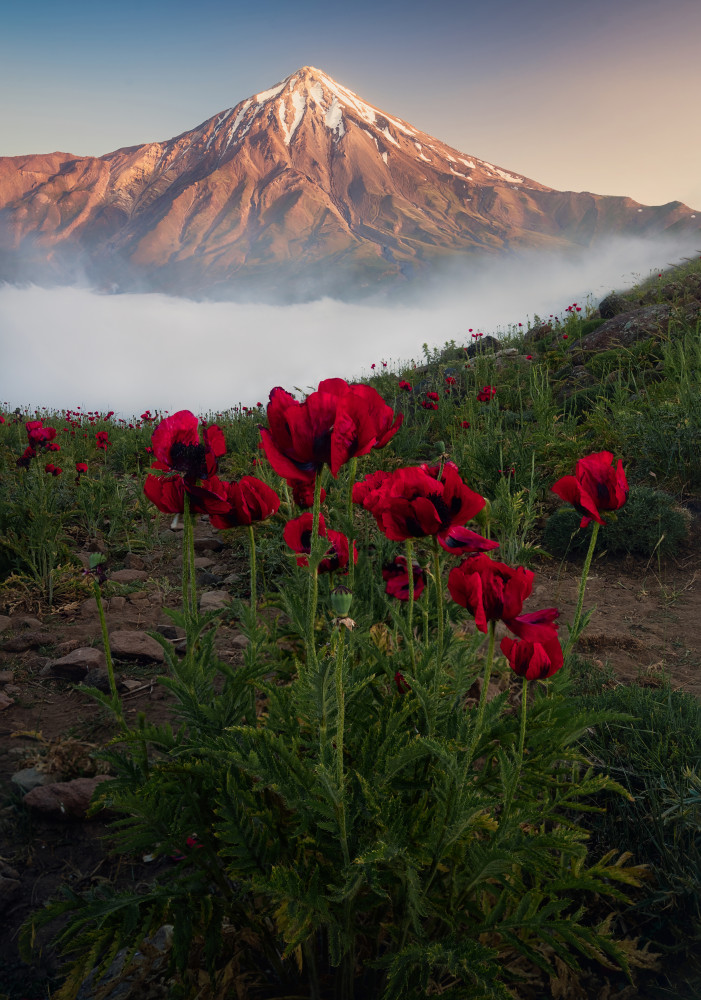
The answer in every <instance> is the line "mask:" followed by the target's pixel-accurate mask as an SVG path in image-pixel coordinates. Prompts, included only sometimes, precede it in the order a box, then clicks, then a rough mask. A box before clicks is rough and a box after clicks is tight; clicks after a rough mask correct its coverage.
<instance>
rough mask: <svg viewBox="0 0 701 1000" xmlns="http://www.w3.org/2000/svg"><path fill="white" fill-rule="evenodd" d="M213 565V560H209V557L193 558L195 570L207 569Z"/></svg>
mask: <svg viewBox="0 0 701 1000" xmlns="http://www.w3.org/2000/svg"><path fill="white" fill-rule="evenodd" d="M213 565H214V560H213V559H210V558H209V556H197V557H196V558H195V569H207V568H208V567H209V566H213Z"/></svg>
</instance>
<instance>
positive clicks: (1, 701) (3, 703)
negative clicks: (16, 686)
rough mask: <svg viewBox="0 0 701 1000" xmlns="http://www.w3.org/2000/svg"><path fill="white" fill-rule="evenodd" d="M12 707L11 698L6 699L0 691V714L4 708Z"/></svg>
mask: <svg viewBox="0 0 701 1000" xmlns="http://www.w3.org/2000/svg"><path fill="white" fill-rule="evenodd" d="M13 705H14V701H13V700H12V698H10V697H8V696H7V695H6V694H5V692H4V691H0V712H4V711H5V709H6V708H12V706H13Z"/></svg>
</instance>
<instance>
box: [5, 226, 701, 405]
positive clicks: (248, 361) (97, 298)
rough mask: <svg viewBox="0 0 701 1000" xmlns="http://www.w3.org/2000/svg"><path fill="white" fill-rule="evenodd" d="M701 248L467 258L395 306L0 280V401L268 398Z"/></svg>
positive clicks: (620, 281) (593, 292) (662, 246)
mask: <svg viewBox="0 0 701 1000" xmlns="http://www.w3.org/2000/svg"><path fill="white" fill-rule="evenodd" d="M698 253H699V249H698V248H696V249H695V250H694V248H692V247H684V246H680V245H679V244H672V243H663V242H660V241H656V242H654V243H653V242H646V241H631V240H625V241H623V240H613V241H611V242H610V243H608V244H606V245H604V246H602V245H600V246H598V247H597V248H596V250H595V251H586V252H583V253H582V254H581V255H578V256H577V257H576V258H569V259H566V260H565V259H562V258H558V257H556V256H553V255H543V254H540V255H537V254H526V255H522V256H519V257H512V258H509V259H503V258H502V259H499V260H492V261H490V262H486V263H481V264H480V265H478V266H475V265H474V264H472V265H470V268H469V270H468V269H466V270H464V271H463V272H461V273H452V274H451V275H449V276H448V275H445V276H444V277H443V278H442V279H441V280H439V281H435V282H433V283H432V285H431V287H430V288H424V289H423V290H422V291H419V290H418V289H417V288H412V289H411V297H410V299H409V296H408V295H407V298H406V300H405V301H404V303H400V304H396V303H394V304H389V303H387V302H382V303H379V302H368V303H364V304H349V303H345V302H339V301H336V300H334V299H329V298H325V299H321V300H319V301H316V302H310V303H302V304H296V305H264V304H241V303H231V302H193V301H190V300H187V299H179V298H173V297H169V296H166V295H160V294H141V295H100V294H97V293H95V292H93V291H91V290H89V289H85V288H77V287H61V288H39V287H37V286H25V287H16V286H12V285H4V286H2V287H0V350H1V357H2V364H1V367H0V403H4V404H9V406H10V407H11V408H14V407H15V406H21V407H23V408H25V407H26V408H31V409H34V408H35V407H37V406H48V407H50V408H64V407H71V408H75V407H76V406H77V405H81V406H83V407H85V408H86V409H90V410H92V409H98V410H100V411H105V410H107V409H112V410H115V411H117V413H118V414H122V415H125V416H126V415H131V414H133V413H140V412H141V411H142V410H143V409H144V408H146V407H149V408H150V409H151V410H154V409H159V410H161V411H162V410H166V409H167V410H170V411H171V412H172V411H174V410H177V409H183V408H188V409H192V410H194V411H195V412H208V411H215V412H217V411H221V410H224V409H227V408H229V407H231V406H235V405H236V404H238V403H239V402H241V403H243V404H246V405H255V403H256V402H257V401H259V400H260V401H261V402H264V403H265V402H266V401H267V397H268V393H269V391H270V389H271V388H272V387H273V386H276V385H282V386H284V387H285V388H287V389H290V390H292V389H293V387H296V388H299V389H300V390H303V391H304V390H308V389H309V388H311V387H314V386H315V385H316V383H317V382H318V381H319V379H321V378H327V377H331V376H339V375H340V376H342V377H345V378H353V377H358V376H360V375H362V374H367V373H368V372H369V369H370V365H371V364H372V363H376V364H377V365H378V368H379V366H380V362H381V361H382V360H385V361H388V362H389V363H390V364H392V363H393V362H397V361H398V360H399V359H401V360H407V359H410V358H415V359H418V358H419V357H420V356H421V347H422V344H424V343H428V345H429V346H442V345H443V344H444V343H445V341H446V340H452V339H454V340H456V342H458V343H469V333H468V332H467V331H468V328H470V327H472V328H473V329H474V330H482V331H484V332H485V333H494V332H496V333H497V335H498V334H499V333H500V332H501V333H505V332H507V331H508V329H509V328H510V327H511V326H515V325H516V324H518V323H523V324H524V326H525V325H526V324H527V322H528V320H529V319H532V317H533V315H534V314H538V315H540V316H548V315H549V314H550V313H554V314H557V313H560V312H561V311H562V310H563V309H564V308H565V307H566V306H567V305H569V304H570V303H571V302H573V301H577V302H578V303H584V302H585V301H586V299H587V296H589V297H590V301H591V303H592V305H594V306H595V305H596V304H597V303H598V301H599V300H600V299H601V298H602V297H603V295H604V294H606V292H608V291H610V290H611V289H613V288H623V287H626V286H629V285H631V284H633V283H635V281H637V280H639V279H640V278H642V277H646V276H647V275H648V274H649V273H650V272H651V271H654V270H657V269H660V270H661V269H662V268H664V267H666V266H668V265H669V264H672V263H677V262H678V261H679V259H680V258H681V257H684V256H691V255H692V254H696V255H697V254H698Z"/></svg>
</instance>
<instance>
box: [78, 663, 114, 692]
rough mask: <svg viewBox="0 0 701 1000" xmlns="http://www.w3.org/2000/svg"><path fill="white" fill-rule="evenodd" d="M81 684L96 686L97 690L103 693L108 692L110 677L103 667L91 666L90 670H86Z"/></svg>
mask: <svg viewBox="0 0 701 1000" xmlns="http://www.w3.org/2000/svg"><path fill="white" fill-rule="evenodd" d="M83 684H84V685H85V686H86V687H92V688H97V690H98V691H102V692H103V693H104V694H109V693H110V679H109V675H108V673H107V670H106V668H104V667H93V668H92V670H88V672H87V674H86V675H85V677H84V678H83Z"/></svg>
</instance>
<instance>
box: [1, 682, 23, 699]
mask: <svg viewBox="0 0 701 1000" xmlns="http://www.w3.org/2000/svg"><path fill="white" fill-rule="evenodd" d="M5 694H6V695H7V697H8V698H21V696H22V688H21V687H19V685H17V684H8V685H7V686H6V688H5Z"/></svg>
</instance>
